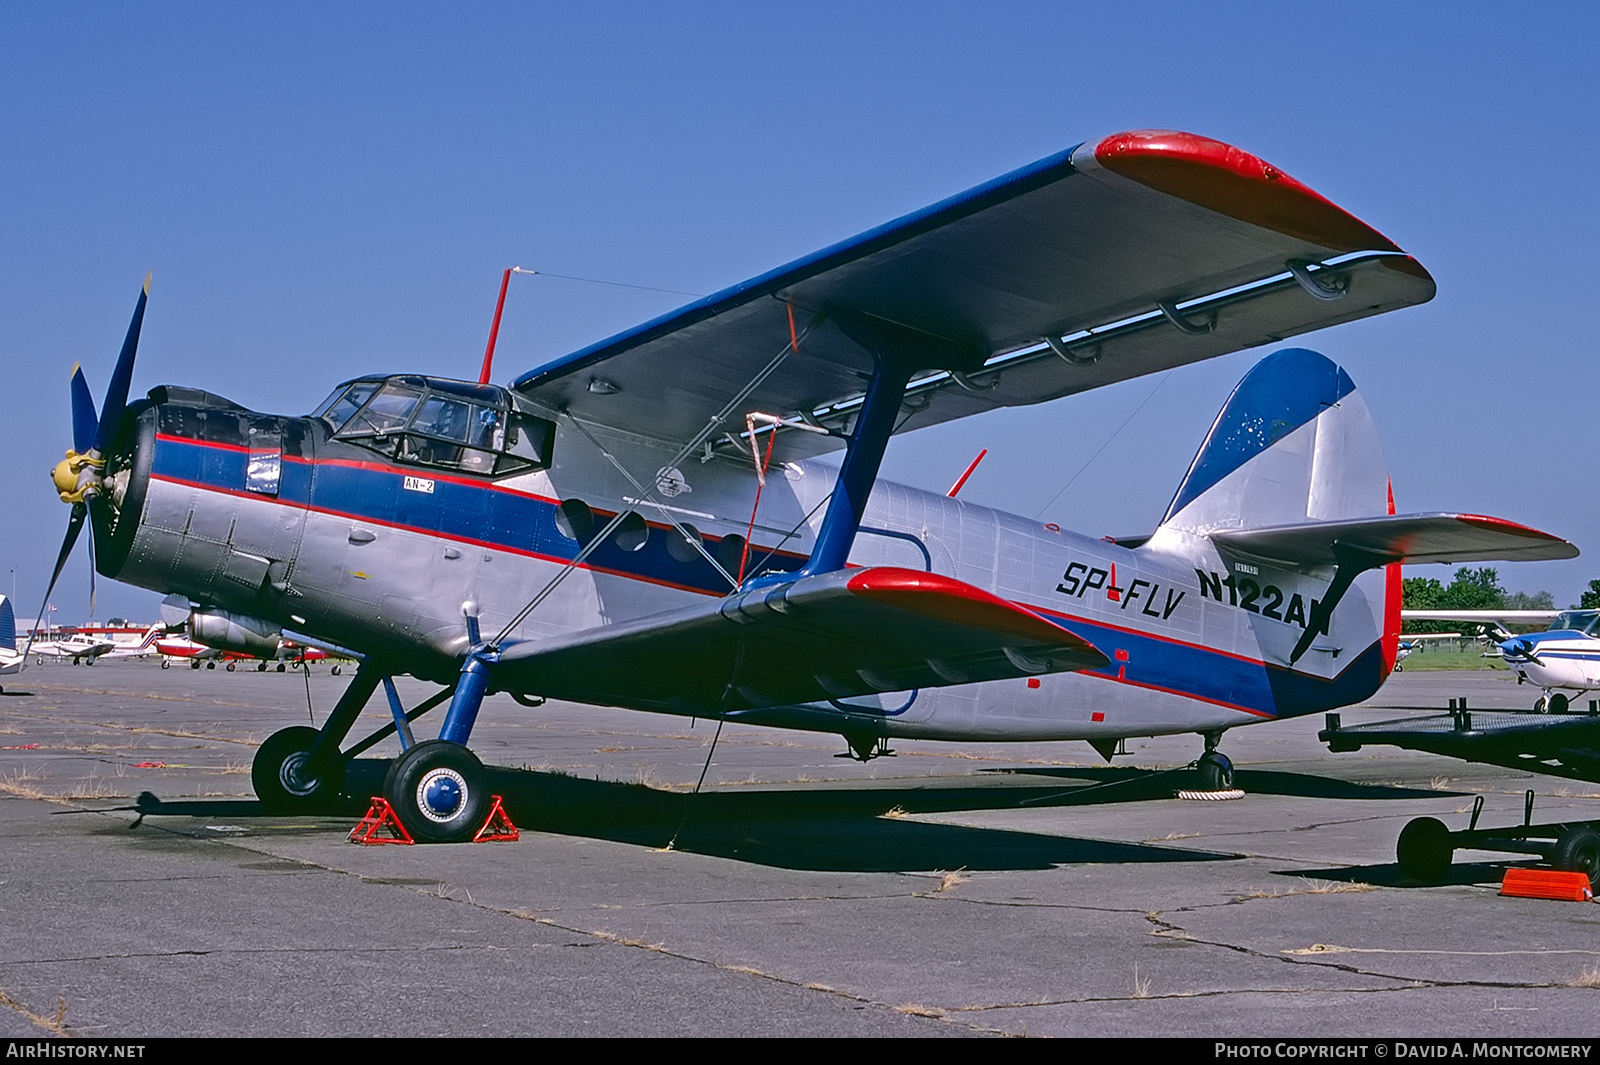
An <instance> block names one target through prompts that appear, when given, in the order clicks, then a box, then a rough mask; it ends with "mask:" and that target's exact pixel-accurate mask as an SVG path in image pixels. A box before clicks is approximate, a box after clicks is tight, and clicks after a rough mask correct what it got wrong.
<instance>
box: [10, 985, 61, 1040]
mask: <svg viewBox="0 0 1600 1065" xmlns="http://www.w3.org/2000/svg"><path fill="white" fill-rule="evenodd" d="M0 1006H9V1007H11V1008H12V1009H14V1010H16V1011H17V1012H18V1013H20V1014H22V1015H23V1016H24V1017H26V1018H28V1020H30V1021H32V1022H33V1023H34V1024H37V1025H38V1026H39V1027H40V1028H43V1029H44V1030H45V1031H47V1032H49V1033H50V1034H51V1035H59V1036H70V1035H72V1033H71V1032H70V1031H68V1030H67V1000H66V999H64V998H58V999H56V1015H55V1017H53V1018H52V1017H49V1016H46V1015H45V1014H43V1013H34V1012H33V1011H32V1010H30V1009H28V1008H27V1007H26V1006H24V1005H23V1004H22V1003H20V1002H18V1001H17V1000H16V999H14V998H12V997H11V996H10V995H8V994H6V993H5V992H4V991H0Z"/></svg>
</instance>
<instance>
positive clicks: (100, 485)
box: [23, 274, 150, 657]
mask: <svg viewBox="0 0 1600 1065" xmlns="http://www.w3.org/2000/svg"><path fill="white" fill-rule="evenodd" d="M149 299H150V275H149V274H145V276H144V285H143V287H142V288H140V290H139V301H138V302H137V303H136V304H134V308H133V320H132V321H131V322H129V323H128V335H127V336H126V337H125V338H123V341H122V351H121V353H120V354H118V356H117V365H116V368H115V369H114V370H112V372H111V383H110V384H109V385H108V386H107V387H106V396H105V400H104V401H103V402H102V403H101V404H100V413H99V414H96V413H95V409H94V398H93V397H92V396H91V395H90V394H89V382H88V381H87V380H86V379H85V378H84V376H83V367H82V366H81V365H74V366H73V367H72V380H71V383H70V385H69V388H70V392H71V399H72V448H71V450H69V451H68V452H67V457H66V458H64V459H62V460H61V461H60V462H58V463H56V466H55V469H53V470H52V471H51V473H50V479H51V480H52V481H53V482H54V483H55V487H56V492H57V494H59V495H60V496H61V501H62V502H63V503H70V504H71V505H72V514H71V516H69V517H68V518H67V532H66V535H65V536H63V537H62V538H61V550H60V552H59V553H58V554H57V555H56V568H55V569H54V570H53V571H52V572H51V574H50V583H49V584H48V585H46V586H45V590H44V601H43V602H42V603H40V604H39V615H38V616H39V617H41V618H42V617H44V615H45V610H46V609H47V608H48V607H49V604H50V593H51V592H53V591H55V588H56V581H57V580H59V579H60V577H61V571H62V570H63V569H64V568H66V565H67V559H68V558H70V557H71V556H72V549H73V547H74V546H76V544H77V542H78V534H79V533H81V532H82V531H83V526H84V522H85V521H87V520H88V518H89V515H90V510H91V508H92V507H94V506H96V504H97V501H100V500H101V497H102V493H103V492H104V490H105V482H104V478H105V472H106V454H107V452H109V451H110V449H111V447H112V446H113V445H114V444H115V443H116V442H117V438H118V436H119V435H120V434H121V432H122V425H123V420H124V416H125V415H126V414H127V408H128V387H129V385H131V384H132V382H133V362H134V357H135V356H136V355H137V354H138V351H139V333H140V330H141V329H142V328H143V327H144V308H145V304H146V303H148V302H149ZM89 557H90V571H89V602H90V611H91V612H92V611H93V609H94V608H93V604H94V594H95V587H94V534H93V533H92V532H91V533H90V535H89ZM34 631H35V632H37V631H38V626H37V624H35V626H34ZM32 649H33V635H32V634H31V633H30V634H29V636H28V644H27V646H26V647H25V648H24V649H23V655H24V657H26V655H27V653H28V651H30V650H32Z"/></svg>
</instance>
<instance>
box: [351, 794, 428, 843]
mask: <svg viewBox="0 0 1600 1065" xmlns="http://www.w3.org/2000/svg"><path fill="white" fill-rule="evenodd" d="M384 829H388V830H389V832H390V835H387V836H385V835H383V834H382V833H383V830H384ZM348 842H350V843H359V844H361V845H362V846H364V847H375V846H377V845H378V844H380V843H415V842H416V840H414V839H412V838H411V833H409V832H407V831H406V826H405V825H402V824H401V823H400V819H399V818H398V817H396V816H395V813H394V807H392V806H390V805H389V800H388V799H385V798H383V797H382V796H380V795H374V796H373V797H372V805H371V806H369V807H367V816H365V817H363V818H362V819H361V823H360V824H358V825H356V827H355V828H352V829H351V830H350V838H349V840H348Z"/></svg>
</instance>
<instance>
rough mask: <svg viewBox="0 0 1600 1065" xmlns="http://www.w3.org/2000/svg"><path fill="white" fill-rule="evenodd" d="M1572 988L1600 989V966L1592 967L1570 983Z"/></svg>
mask: <svg viewBox="0 0 1600 1065" xmlns="http://www.w3.org/2000/svg"><path fill="white" fill-rule="evenodd" d="M1569 986H1571V987H1600V966H1596V965H1590V966H1588V967H1587V968H1585V969H1584V970H1583V972H1581V973H1579V974H1578V975H1577V976H1576V977H1575V978H1574V979H1572V980H1571V981H1569Z"/></svg>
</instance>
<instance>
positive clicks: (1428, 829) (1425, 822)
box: [1394, 817, 1456, 884]
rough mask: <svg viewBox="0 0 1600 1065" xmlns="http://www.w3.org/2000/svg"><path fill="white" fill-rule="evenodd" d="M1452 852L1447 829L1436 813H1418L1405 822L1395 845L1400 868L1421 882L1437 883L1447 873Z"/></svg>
mask: <svg viewBox="0 0 1600 1065" xmlns="http://www.w3.org/2000/svg"><path fill="white" fill-rule="evenodd" d="M1455 852H1456V848H1455V844H1453V843H1451V842H1450V830H1449V829H1448V828H1446V827H1445V824H1444V822H1443V821H1440V820H1439V819H1438V818H1436V817H1418V818H1416V819H1415V820H1412V821H1408V822H1406V827H1405V828H1402V829H1401V830H1400V838H1399V839H1398V840H1397V841H1395V845H1394V856H1395V859H1396V860H1397V861H1398V862H1399V863H1400V872H1401V873H1402V874H1404V875H1405V876H1406V877H1407V878H1408V879H1411V880H1417V881H1420V882H1422V883H1424V884H1437V883H1439V882H1440V881H1441V880H1443V879H1444V878H1445V877H1446V876H1448V875H1449V873H1450V859H1451V858H1453V857H1454V856H1455Z"/></svg>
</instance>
